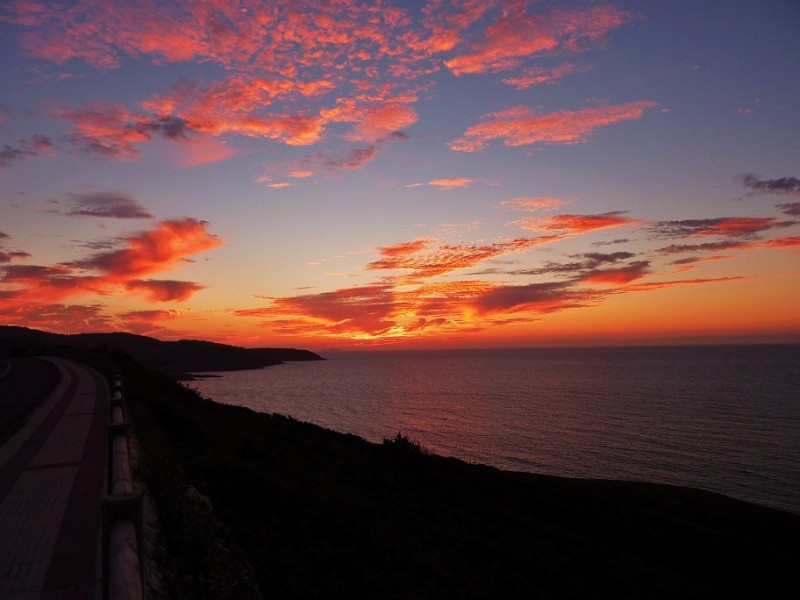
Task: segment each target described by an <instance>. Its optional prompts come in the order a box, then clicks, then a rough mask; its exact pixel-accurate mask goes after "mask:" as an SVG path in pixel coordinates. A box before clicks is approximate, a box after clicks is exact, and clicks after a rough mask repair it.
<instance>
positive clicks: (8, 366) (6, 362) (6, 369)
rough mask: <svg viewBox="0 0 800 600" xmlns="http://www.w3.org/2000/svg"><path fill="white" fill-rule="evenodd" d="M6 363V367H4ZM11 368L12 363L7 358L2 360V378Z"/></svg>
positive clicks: (0, 365)
mask: <svg viewBox="0 0 800 600" xmlns="http://www.w3.org/2000/svg"><path fill="white" fill-rule="evenodd" d="M3 365H5V368H3ZM10 370H11V363H10V362H8V361H7V360H0V379H2V378H3V377H5V376H6V375H8V372H9V371H10Z"/></svg>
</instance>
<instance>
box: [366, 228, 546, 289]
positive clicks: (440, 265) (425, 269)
mask: <svg viewBox="0 0 800 600" xmlns="http://www.w3.org/2000/svg"><path fill="white" fill-rule="evenodd" d="M557 239H559V236H542V237H536V238H518V239H515V240H512V241H510V242H500V243H495V244H487V245H472V244H447V245H441V246H438V247H436V248H432V246H433V244H434V243H435V240H431V239H423V240H415V241H413V242H406V243H404V244H395V245H392V246H386V247H383V248H380V249H379V250H380V253H381V258H380V259H379V260H376V261H373V262H371V263H369V264H368V265H367V266H366V270H367V271H381V270H409V271H412V275H411V279H416V278H424V279H428V278H432V277H437V276H439V275H444V274H446V273H449V272H451V271H455V270H457V269H464V268H468V267H473V266H475V265H476V264H478V263H480V262H483V261H485V260H488V259H490V258H495V257H497V256H501V255H503V254H509V253H512V252H524V251H526V250H528V249H530V248H533V247H535V246H539V245H541V244H545V243H549V242H552V241H555V240H557Z"/></svg>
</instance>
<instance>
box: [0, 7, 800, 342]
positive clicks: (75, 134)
mask: <svg viewBox="0 0 800 600" xmlns="http://www.w3.org/2000/svg"><path fill="white" fill-rule="evenodd" d="M799 100H800V4H798V3H797V2H796V1H793V0H786V1H779V0H775V1H770V0H742V1H735V0H724V1H722V0H704V1H703V2H693V1H687V0H676V1H674V2H664V1H663V0H638V1H634V0H620V1H613V0H612V1H610V2H603V1H596V2H595V1H582V2H581V1H575V2H572V1H570V2H547V1H537V2H526V1H496V0H454V1H451V2H445V1H439V0H413V1H412V0H407V1H402V2H401V1H399V0H398V1H388V0H387V1H374V2H361V1H358V0H327V1H322V0H298V1H292V2H264V1H255V0H239V1H237V0H214V1H182V0H175V1H170V2H158V1H155V0H116V1H114V2H110V1H103V0H80V1H77V2H63V1H52V2H45V1H36V0H20V1H14V0H10V1H8V2H4V3H3V4H2V7H1V8H0V324H6V325H21V326H26V327H32V328H36V329H44V330H48V331H54V332H60V333H80V332H99V331H112V330H123V331H129V332H133V333H139V334H143V335H150V336H153V337H157V338H159V339H164V340H174V339H185V338H193V339H206V340H212V341H217V342H224V343H231V344H236V345H242V346H295V347H302V348H309V349H313V350H318V351H324V350H326V349H335V348H342V349H348V348H350V349H360V348H454V347H523V346H540V345H596V344H650V343H653V344H672V343H722V342H771V341H776V342H787V341H788V342H798V341H800V302H799V300H800V179H799V178H800V125H798V120H797V110H798V101H799Z"/></svg>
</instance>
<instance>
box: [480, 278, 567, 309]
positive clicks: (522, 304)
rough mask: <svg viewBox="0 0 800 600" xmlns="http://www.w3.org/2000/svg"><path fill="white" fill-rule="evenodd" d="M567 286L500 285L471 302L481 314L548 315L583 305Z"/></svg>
mask: <svg viewBox="0 0 800 600" xmlns="http://www.w3.org/2000/svg"><path fill="white" fill-rule="evenodd" d="M570 285H571V284H568V283H558V282H549V283H532V284H530V285H519V286H513V285H509V286H500V287H496V288H493V289H490V290H488V291H486V292H485V293H484V294H482V295H480V296H479V297H478V298H476V299H475V300H473V302H472V303H471V304H472V306H473V308H474V309H475V310H476V311H477V312H478V313H479V314H481V315H486V314H496V313H510V312H516V311H520V310H525V311H530V312H534V313H548V312H555V311H558V310H563V309H565V308H574V307H577V306H582V305H583V304H582V302H580V301H578V295H577V294H576V292H574V291H573V290H572V289H571V288H570Z"/></svg>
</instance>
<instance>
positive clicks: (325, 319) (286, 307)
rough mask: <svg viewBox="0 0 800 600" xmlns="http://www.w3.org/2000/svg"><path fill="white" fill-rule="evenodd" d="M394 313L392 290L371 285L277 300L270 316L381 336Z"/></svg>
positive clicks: (394, 305) (390, 322)
mask: <svg viewBox="0 0 800 600" xmlns="http://www.w3.org/2000/svg"><path fill="white" fill-rule="evenodd" d="M396 310H397V306H396V301H395V297H394V293H393V288H392V287H391V286H389V285H384V284H374V285H367V286H361V287H354V288H347V289H342V290H337V291H334V292H326V293H322V294H308V295H303V296H295V297H293V298H277V299H275V300H274V301H273V307H272V308H271V309H269V314H271V315H274V316H279V315H281V314H284V315H298V314H299V315H303V316H304V318H306V319H313V320H316V321H318V322H320V324H321V325H323V326H324V327H325V329H327V330H329V331H331V332H338V333H367V334H370V335H381V334H383V333H385V332H386V331H388V330H389V329H390V328H392V327H393V326H394V324H395V323H394V321H393V320H392V315H393V314H394V312H395V311H396ZM235 314H238V315H241V316H259V315H260V314H261V313H258V312H255V313H253V312H250V311H237V312H236V313H235Z"/></svg>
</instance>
